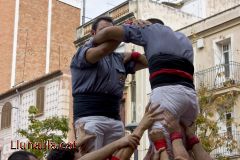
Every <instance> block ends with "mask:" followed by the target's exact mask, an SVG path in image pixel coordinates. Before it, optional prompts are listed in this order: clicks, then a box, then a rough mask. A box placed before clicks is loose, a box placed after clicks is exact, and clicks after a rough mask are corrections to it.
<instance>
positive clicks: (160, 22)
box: [147, 18, 164, 25]
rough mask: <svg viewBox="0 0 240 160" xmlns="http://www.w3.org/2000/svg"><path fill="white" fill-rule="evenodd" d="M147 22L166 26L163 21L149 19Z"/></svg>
mask: <svg viewBox="0 0 240 160" xmlns="http://www.w3.org/2000/svg"><path fill="white" fill-rule="evenodd" d="M147 21H149V22H151V23H152V24H156V23H158V24H161V25H164V23H163V21H162V20H160V19H157V18H149V19H147Z"/></svg>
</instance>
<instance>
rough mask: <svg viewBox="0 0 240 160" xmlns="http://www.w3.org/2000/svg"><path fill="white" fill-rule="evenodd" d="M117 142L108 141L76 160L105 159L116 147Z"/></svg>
mask: <svg viewBox="0 0 240 160" xmlns="http://www.w3.org/2000/svg"><path fill="white" fill-rule="evenodd" d="M117 143H118V142H117V141H115V142H113V143H110V144H108V145H106V146H105V147H103V148H101V149H99V150H96V151H93V152H91V153H88V154H86V155H84V156H83V157H81V158H80V159H78V160H106V159H107V158H108V157H110V156H111V155H112V154H113V153H114V152H115V151H116V150H117V149H118V144H117Z"/></svg>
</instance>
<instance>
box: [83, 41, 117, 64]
mask: <svg viewBox="0 0 240 160" xmlns="http://www.w3.org/2000/svg"><path fill="white" fill-rule="evenodd" d="M119 43H120V42H118V41H107V42H105V43H102V44H100V45H98V46H97V47H93V48H89V49H88V50H87V52H86V61H87V62H89V63H91V64H94V63H96V62H98V61H99V60H100V59H101V58H103V57H105V56H107V55H109V54H111V53H112V52H113V51H114V50H115V49H116V48H117V47H118V45H119Z"/></svg>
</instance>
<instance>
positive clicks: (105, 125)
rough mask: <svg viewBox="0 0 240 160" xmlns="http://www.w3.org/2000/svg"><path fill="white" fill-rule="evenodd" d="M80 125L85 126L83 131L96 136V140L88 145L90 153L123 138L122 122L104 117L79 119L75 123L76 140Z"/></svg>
mask: <svg viewBox="0 0 240 160" xmlns="http://www.w3.org/2000/svg"><path fill="white" fill-rule="evenodd" d="M81 123H83V124H85V126H84V129H85V130H86V131H87V132H88V133H93V134H95V135H96V138H95V139H94V140H92V141H90V142H89V144H88V146H89V148H91V151H94V150H98V149H100V148H102V147H103V146H105V145H107V144H109V143H112V142H113V141H116V140H118V139H120V138H121V137H123V136H124V125H123V123H122V121H118V120H114V119H112V118H108V117H104V116H88V117H83V118H79V119H78V120H77V121H76V122H75V129H76V138H78V135H79V133H78V131H79V130H78V129H77V128H78V127H79V126H80V124H81Z"/></svg>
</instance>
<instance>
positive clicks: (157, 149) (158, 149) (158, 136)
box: [149, 129, 169, 160]
mask: <svg viewBox="0 0 240 160" xmlns="http://www.w3.org/2000/svg"><path fill="white" fill-rule="evenodd" d="M149 139H150V140H151V141H152V142H153V144H154V154H153V156H152V159H153V160H155V159H156V160H157V159H158V160H159V159H162V160H169V156H168V153H167V150H166V149H167V143H166V140H165V136H164V134H163V131H162V130H161V129H153V130H151V132H150V133H149Z"/></svg>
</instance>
